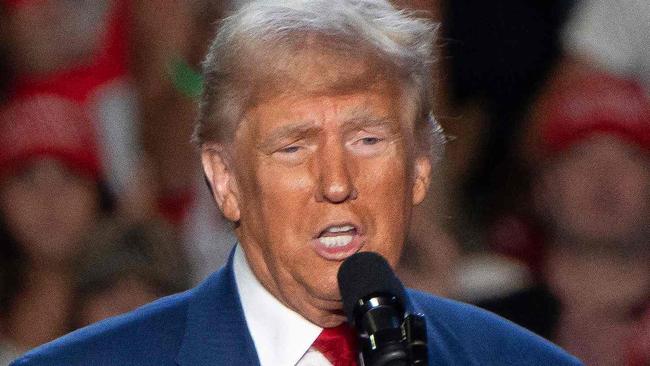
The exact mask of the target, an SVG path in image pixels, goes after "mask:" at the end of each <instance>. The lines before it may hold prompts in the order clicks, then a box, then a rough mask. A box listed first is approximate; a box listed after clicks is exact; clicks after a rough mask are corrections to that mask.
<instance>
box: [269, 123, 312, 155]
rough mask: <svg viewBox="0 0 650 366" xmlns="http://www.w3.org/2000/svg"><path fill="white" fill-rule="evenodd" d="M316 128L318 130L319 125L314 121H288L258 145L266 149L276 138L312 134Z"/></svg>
mask: <svg viewBox="0 0 650 366" xmlns="http://www.w3.org/2000/svg"><path fill="white" fill-rule="evenodd" d="M318 130H320V126H318V124H317V123H316V122H314V121H298V122H293V123H289V124H287V125H284V126H282V127H279V128H277V129H276V130H275V131H273V132H271V134H270V135H269V136H268V137H267V138H265V139H264V141H262V142H261V143H260V144H259V145H258V146H259V147H260V148H262V149H267V148H270V147H272V146H273V145H274V144H275V143H276V142H277V141H278V140H282V139H286V138H292V137H298V136H304V135H313V134H315V133H316V132H317V131H318Z"/></svg>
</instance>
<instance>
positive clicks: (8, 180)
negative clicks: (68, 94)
mask: <svg viewBox="0 0 650 366" xmlns="http://www.w3.org/2000/svg"><path fill="white" fill-rule="evenodd" d="M112 203H113V202H112V199H111V197H110V195H109V194H108V192H107V190H106V189H105V185H104V178H103V176H102V168H101V165H100V162H99V158H98V154H97V146H96V140H95V136H94V130H93V129H92V126H91V125H90V123H89V122H88V119H87V118H86V115H85V113H84V112H83V110H82V107H81V106H79V105H78V104H77V103H75V102H73V101H70V100H67V99H65V98H61V97H58V96H53V95H38V96H32V97H27V98H19V99H15V100H12V101H11V102H10V103H8V104H7V105H5V106H4V107H3V108H2V109H1V110H0V240H1V241H2V243H1V248H2V249H1V251H0V254H1V255H2V260H1V262H2V264H4V265H6V266H7V267H4V266H3V268H2V283H3V286H2V294H0V300H1V301H0V325H1V328H0V344H2V345H3V346H4V347H6V348H7V349H11V350H13V351H12V353H16V352H22V351H25V350H27V349H30V348H33V347H35V346H37V345H40V344H42V343H45V342H47V341H49V340H52V339H54V338H56V337H57V336H60V335H61V334H64V333H66V332H67V331H68V330H69V329H68V323H67V321H68V317H69V309H70V305H71V295H72V287H71V282H70V277H69V276H70V274H71V270H72V268H71V261H72V259H73V258H74V256H75V255H76V254H77V253H78V252H79V251H80V250H81V249H82V248H81V244H80V239H81V237H82V236H83V235H84V234H85V233H86V232H87V230H90V228H92V227H93V225H95V223H96V221H97V220H98V219H99V217H100V216H102V215H107V214H110V212H111V211H112ZM5 364H6V362H5Z"/></svg>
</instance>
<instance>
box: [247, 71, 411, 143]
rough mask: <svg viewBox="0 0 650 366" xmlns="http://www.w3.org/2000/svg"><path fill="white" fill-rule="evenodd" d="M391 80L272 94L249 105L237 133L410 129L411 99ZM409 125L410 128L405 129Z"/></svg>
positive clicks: (255, 135) (259, 135) (256, 135)
mask: <svg viewBox="0 0 650 366" xmlns="http://www.w3.org/2000/svg"><path fill="white" fill-rule="evenodd" d="M402 99H403V98H402V97H401V93H400V92H399V90H398V89H397V88H395V87H393V86H392V85H391V84H389V83H386V82H378V83H376V84H373V85H370V86H369V87H368V88H364V89H358V90H352V91H347V92H345V93H341V92H329V93H326V92H325V91H319V92H308V93H302V92H296V93H291V94H283V95H280V96H278V97H275V98H269V99H266V100H264V101H263V102H261V103H258V104H257V105H255V106H254V107H253V108H251V109H249V110H248V111H247V113H246V114H245V118H244V121H243V123H242V125H241V126H240V128H239V130H240V131H239V133H238V135H241V134H242V133H250V134H251V136H252V137H253V138H268V137H270V136H275V135H279V136H281V135H283V133H285V134H290V133H291V134H297V133H299V132H304V133H308V132H314V131H316V130H323V129H326V128H327V129H331V128H337V129H341V130H342V131H347V130H355V129H363V128H379V127H381V128H385V129H390V130H391V131H393V132H407V131H408V128H411V129H412V128H413V126H412V123H408V122H410V121H412V120H413V118H412V116H411V113H409V112H410V111H412V110H413V108H409V103H408V102H405V101H403V100H402ZM405 129H407V130H405Z"/></svg>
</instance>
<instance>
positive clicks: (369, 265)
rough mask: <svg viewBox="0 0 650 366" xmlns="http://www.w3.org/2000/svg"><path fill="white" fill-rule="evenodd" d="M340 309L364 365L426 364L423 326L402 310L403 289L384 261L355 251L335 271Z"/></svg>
mask: <svg viewBox="0 0 650 366" xmlns="http://www.w3.org/2000/svg"><path fill="white" fill-rule="evenodd" d="M338 282H339V289H340V291H341V297H342V299H343V310H344V311H345V314H346V316H347V318H348V322H349V323H350V325H352V326H353V327H354V328H355V329H356V330H357V334H358V340H359V346H360V347H359V348H360V351H361V355H360V356H361V357H360V363H361V365H363V366H412V365H427V364H428V363H427V342H426V324H425V321H424V317H423V316H422V315H419V314H407V313H406V311H405V306H404V304H405V299H406V295H405V290H404V286H402V283H401V282H400V281H399V279H397V277H396V276H395V274H394V273H393V271H392V269H391V268H390V266H389V265H388V263H387V262H386V260H385V259H384V258H383V257H382V256H380V255H379V254H377V253H372V252H360V253H356V254H354V255H352V256H350V257H349V258H348V259H346V260H345V261H344V262H343V263H342V264H341V267H340V268H339V272H338Z"/></svg>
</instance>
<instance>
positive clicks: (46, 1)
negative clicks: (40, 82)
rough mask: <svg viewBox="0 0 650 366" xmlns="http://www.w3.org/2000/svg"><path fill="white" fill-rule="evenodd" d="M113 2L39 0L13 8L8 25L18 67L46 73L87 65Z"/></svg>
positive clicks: (96, 0)
mask: <svg viewBox="0 0 650 366" xmlns="http://www.w3.org/2000/svg"><path fill="white" fill-rule="evenodd" d="M110 3H112V1H109V0H83V1H71V0H40V1H26V2H24V3H23V4H20V5H17V6H15V7H11V8H10V9H8V11H7V22H6V25H7V34H8V38H9V41H10V44H11V48H10V49H9V50H10V52H11V53H12V56H13V59H14V63H15V65H16V66H17V67H19V68H20V71H21V72H30V73H46V72H51V71H54V70H56V69H59V68H65V67H68V66H71V65H76V64H81V63H84V62H86V61H87V60H88V58H89V57H90V56H91V55H92V53H93V52H94V50H95V49H96V48H97V46H98V45H99V43H100V41H101V36H102V30H103V29H105V27H106V26H105V20H106V13H107V10H108V8H109V6H110Z"/></svg>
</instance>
